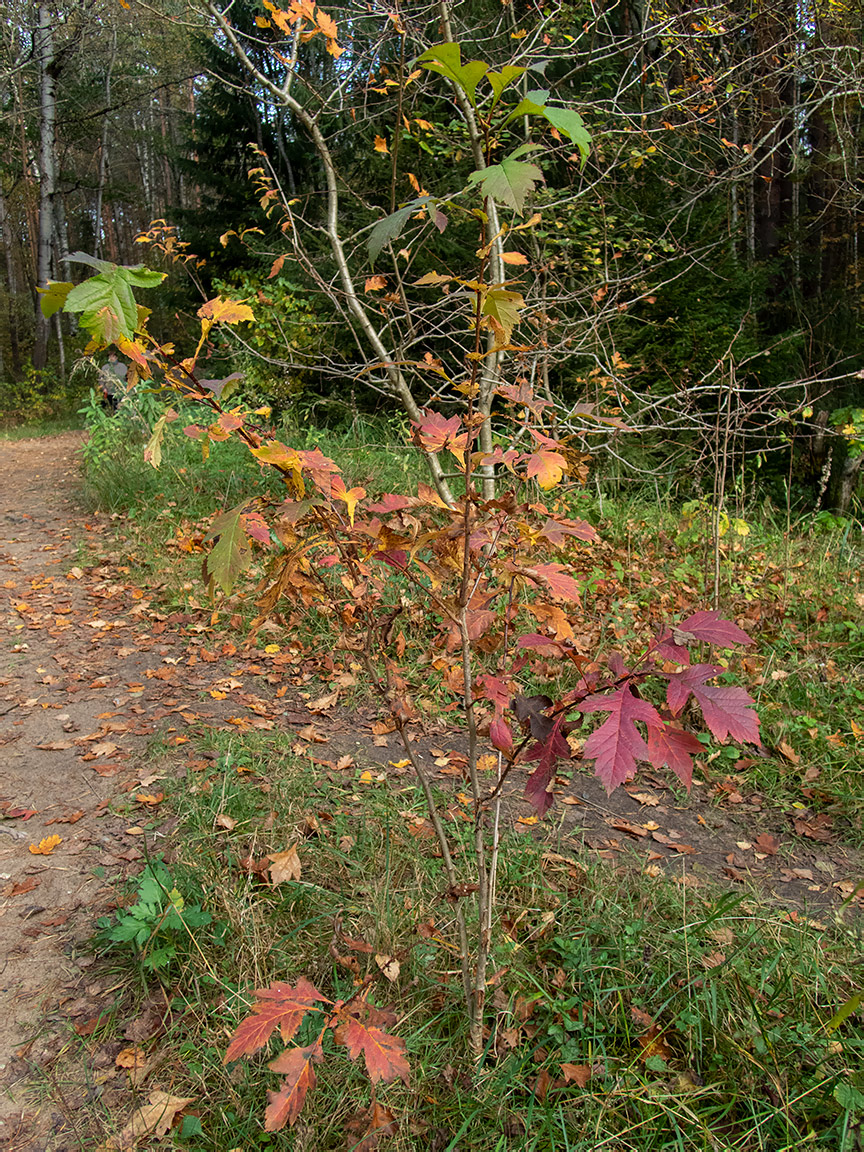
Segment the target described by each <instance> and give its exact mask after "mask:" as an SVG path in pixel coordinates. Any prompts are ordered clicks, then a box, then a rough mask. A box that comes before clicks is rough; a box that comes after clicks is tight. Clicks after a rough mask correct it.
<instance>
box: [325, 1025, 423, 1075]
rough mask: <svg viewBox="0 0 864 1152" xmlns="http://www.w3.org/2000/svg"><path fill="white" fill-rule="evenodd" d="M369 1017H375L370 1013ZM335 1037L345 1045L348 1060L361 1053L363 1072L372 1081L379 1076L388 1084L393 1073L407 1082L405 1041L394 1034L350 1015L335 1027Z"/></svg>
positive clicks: (407, 1069)
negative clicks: (344, 1021) (342, 1024)
mask: <svg viewBox="0 0 864 1152" xmlns="http://www.w3.org/2000/svg"><path fill="white" fill-rule="evenodd" d="M372 1019H373V1020H374V1019H375V1017H374V1015H373V1017H372ZM335 1037H336V1039H337V1041H339V1043H341V1044H344V1045H345V1047H346V1048H347V1049H348V1055H349V1056H350V1057H351V1059H352V1060H356V1059H357V1057H358V1056H359V1055H360V1053H361V1052H362V1053H363V1056H364V1058H365V1060H366V1072H367V1073H368V1075H369V1079H370V1080H371V1081H372V1083H373V1084H376V1083H377V1082H378V1081H379V1080H383V1081H384V1083H385V1084H390V1083H391V1082H392V1081H393V1080H395V1079H397V1077H398V1078H399V1079H400V1080H402V1081H403V1083H405V1084H407V1083H408V1077H409V1073H410V1069H409V1067H408V1061H407V1059H406V1058H405V1041H404V1040H400V1039H399V1037H398V1036H391V1035H390V1034H389V1033H388V1032H384V1031H383V1029H381V1028H379V1027H378V1026H377V1025H376V1024H374V1023H372V1024H370V1025H368V1026H367V1025H366V1024H364V1023H363V1022H362V1021H361V1020H359V1019H358V1018H357V1016H356V1015H352V1016H350V1017H349V1019H348V1021H347V1022H346V1023H345V1024H344V1026H340V1027H339V1029H338V1030H337V1031H336V1033H335Z"/></svg>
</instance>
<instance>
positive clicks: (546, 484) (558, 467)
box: [528, 448, 567, 491]
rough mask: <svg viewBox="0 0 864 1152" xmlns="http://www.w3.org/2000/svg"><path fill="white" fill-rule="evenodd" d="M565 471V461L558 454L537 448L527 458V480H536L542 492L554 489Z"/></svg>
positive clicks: (547, 449)
mask: <svg viewBox="0 0 864 1152" xmlns="http://www.w3.org/2000/svg"><path fill="white" fill-rule="evenodd" d="M566 471H567V461H566V459H565V458H564V457H563V456H562V455H561V453H560V452H555V451H552V450H551V449H549V448H538V449H537V451H536V452H532V453H531V455H530V456H529V457H528V478H529V480H536V481H537V483H538V484H539V485H540V487H541V488H542V489H543V490H544V491H546V490H548V489H549V488H554V487H555V485H556V484H558V483H559V482H560V480H561V477H562V476H563V475H564V473H565V472H566Z"/></svg>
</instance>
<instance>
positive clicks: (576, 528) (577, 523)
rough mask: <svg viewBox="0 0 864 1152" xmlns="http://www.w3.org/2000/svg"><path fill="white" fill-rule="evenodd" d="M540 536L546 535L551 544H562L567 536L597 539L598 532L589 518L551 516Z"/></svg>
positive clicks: (539, 533) (580, 538) (579, 538)
mask: <svg viewBox="0 0 864 1152" xmlns="http://www.w3.org/2000/svg"><path fill="white" fill-rule="evenodd" d="M537 535H538V536H544V537H545V538H546V539H547V540H548V541H549V543H550V544H555V545H560V544H563V543H564V540H565V538H566V537H567V536H575V537H576V538H577V540H596V539H597V538H598V537H597V533H596V532H595V531H594V529H593V528H592V527H591V525H590V524H589V523H588V521H587V520H558V519H557V518H555V517H551V518H550V519H549V520H547V521H546V523H545V524H544V525H543V527H542V528H541V529H540V531H539V532H538V533H537Z"/></svg>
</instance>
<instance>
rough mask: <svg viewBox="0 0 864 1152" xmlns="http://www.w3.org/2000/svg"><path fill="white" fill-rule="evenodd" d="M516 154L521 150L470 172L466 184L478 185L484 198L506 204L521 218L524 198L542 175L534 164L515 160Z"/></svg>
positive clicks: (532, 189)
mask: <svg viewBox="0 0 864 1152" xmlns="http://www.w3.org/2000/svg"><path fill="white" fill-rule="evenodd" d="M522 147H523V148H524V147H525V145H523V146H522ZM517 152H521V149H517V151H516V152H514V153H513V154H512V155H510V156H507V157H505V159H503V160H501V161H500V163H498V164H490V165H489V167H488V168H481V169H479V170H478V171H476V172H472V173H471V175H470V176H469V177H468V182H469V184H479V185H480V187H481V189H482V191H483V195H484V196H490V197H491V198H492V199H493V200H498V201H499V202H500V203H501V204H506V205H507V207H508V208H512V209H513V211H514V212H516V213H518V214H519V215H520V216H521V215H522V212H523V211H524V208H525V199H526V197H527V196H528V195H529V194H530V193H531V192H533V191H534V187H535V185H536V184H537V183H538V181H540V180H542V179H543V173H542V172H541V170H540V169H539V168H538V167H537V165H536V164H531V163H530V162H528V161H526V160H518V159H516V154H517Z"/></svg>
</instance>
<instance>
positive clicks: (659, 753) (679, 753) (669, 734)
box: [648, 724, 702, 791]
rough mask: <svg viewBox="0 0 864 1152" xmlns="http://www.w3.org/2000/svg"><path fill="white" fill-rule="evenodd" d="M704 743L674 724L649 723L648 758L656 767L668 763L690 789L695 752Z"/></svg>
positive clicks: (699, 750) (699, 749)
mask: <svg viewBox="0 0 864 1152" xmlns="http://www.w3.org/2000/svg"><path fill="white" fill-rule="evenodd" d="M701 751H702V745H701V744H700V743H699V741H698V740H697V739H696V737H695V736H694V735H693V734H692V732H685V731H684V730H683V729H682V728H678V727H676V726H675V725H672V724H663V725H661V726H660V727H658V726H657V725H656V724H649V725H648V759H649V760H650V762H651V764H652V765H653V766H654V767H655V768H662V766H663V765H664V764H666V765H668V766H669V767H670V768H671V769H672V771H673V772H674V773H675V775H676V776H677V777H678V779H679V780H680V781H681V783H682V784H683V785H684V787H685V788H686V789H687V790H688V791H689V790H690V784H691V781H692V780H693V754H694V753H695V752H701Z"/></svg>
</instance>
